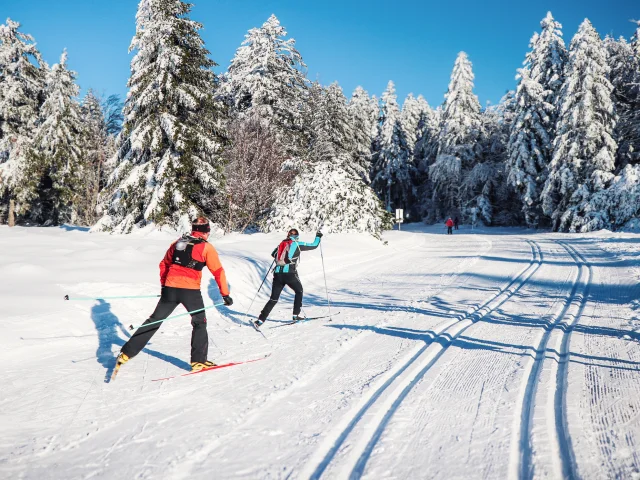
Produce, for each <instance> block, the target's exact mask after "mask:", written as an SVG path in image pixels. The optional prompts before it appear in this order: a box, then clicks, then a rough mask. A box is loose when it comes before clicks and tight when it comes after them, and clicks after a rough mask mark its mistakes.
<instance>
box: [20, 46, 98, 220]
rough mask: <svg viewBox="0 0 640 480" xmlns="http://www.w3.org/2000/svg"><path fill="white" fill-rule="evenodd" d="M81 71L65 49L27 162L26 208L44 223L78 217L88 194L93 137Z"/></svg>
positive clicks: (49, 78) (26, 212) (22, 209)
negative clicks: (87, 150) (84, 113)
mask: <svg viewBox="0 0 640 480" xmlns="http://www.w3.org/2000/svg"><path fill="white" fill-rule="evenodd" d="M75 77H76V73H75V72H73V71H71V70H69V69H68V67H67V52H66V50H65V51H64V52H63V53H62V56H61V57H60V62H59V63H57V64H55V65H54V66H53V67H52V68H51V71H50V72H49V73H48V75H47V86H46V94H45V101H44V104H43V105H42V109H41V118H42V120H41V123H40V125H39V127H38V129H37V130H36V133H35V136H34V139H33V141H32V142H31V145H30V149H29V152H28V153H27V157H26V161H25V165H24V178H23V181H22V186H21V188H20V189H19V195H18V198H19V200H20V213H21V214H23V215H25V216H27V217H28V218H29V219H31V220H33V221H35V222H37V223H41V224H54V225H58V224H60V223H65V222H74V223H75V222H76V220H77V211H78V203H79V200H80V198H81V196H82V195H83V194H84V191H83V190H84V183H85V181H86V178H85V175H86V173H87V172H86V169H85V165H84V161H85V157H84V152H83V148H84V147H85V143H86V138H87V137H86V135H85V132H86V130H85V125H84V124H83V121H82V118H81V115H80V105H79V104H78V103H77V101H76V97H77V96H78V93H79V88H78V86H77V85H76V83H75Z"/></svg>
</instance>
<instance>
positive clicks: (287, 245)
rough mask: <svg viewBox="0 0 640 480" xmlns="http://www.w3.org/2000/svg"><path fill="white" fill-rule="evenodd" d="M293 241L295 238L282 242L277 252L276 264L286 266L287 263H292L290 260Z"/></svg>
mask: <svg viewBox="0 0 640 480" xmlns="http://www.w3.org/2000/svg"><path fill="white" fill-rule="evenodd" d="M292 243H293V240H291V239H290V238H287V239H286V240H283V241H282V242H280V245H278V253H276V265H279V266H284V265H286V264H287V263H291V261H290V260H289V250H290V249H291V244H292Z"/></svg>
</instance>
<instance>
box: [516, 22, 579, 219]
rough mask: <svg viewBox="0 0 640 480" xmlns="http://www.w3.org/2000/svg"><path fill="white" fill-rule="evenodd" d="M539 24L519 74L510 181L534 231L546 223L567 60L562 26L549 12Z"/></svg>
mask: <svg viewBox="0 0 640 480" xmlns="http://www.w3.org/2000/svg"><path fill="white" fill-rule="evenodd" d="M540 26H541V27H542V32H541V33H540V35H538V34H534V36H533V38H532V39H531V42H530V44H529V46H530V47H531V51H530V52H529V53H527V55H526V58H525V61H524V66H523V68H521V69H520V70H519V73H518V77H519V78H520V82H519V84H518V89H517V91H516V98H515V102H516V112H515V115H516V118H515V122H514V123H513V128H512V131H511V135H510V138H509V180H510V182H511V183H512V184H513V186H514V187H515V189H516V190H517V192H518V195H519V197H520V199H521V201H522V205H523V213H524V216H525V221H526V224H527V225H528V226H529V227H532V228H536V227H538V226H539V225H541V223H542V224H543V225H544V223H545V218H544V216H543V213H542V205H541V202H540V193H541V192H542V189H543V188H544V184H545V182H546V179H547V169H548V166H549V163H550V162H551V157H552V154H553V141H554V138H555V127H556V119H557V113H556V104H557V103H558V95H559V91H560V87H561V86H562V83H563V80H564V67H565V64H566V61H567V52H566V47H565V45H564V41H563V39H562V30H561V29H562V25H560V23H558V22H556V21H555V20H554V18H553V16H552V15H551V12H549V13H547V16H546V17H545V18H544V20H542V22H541V23H540Z"/></svg>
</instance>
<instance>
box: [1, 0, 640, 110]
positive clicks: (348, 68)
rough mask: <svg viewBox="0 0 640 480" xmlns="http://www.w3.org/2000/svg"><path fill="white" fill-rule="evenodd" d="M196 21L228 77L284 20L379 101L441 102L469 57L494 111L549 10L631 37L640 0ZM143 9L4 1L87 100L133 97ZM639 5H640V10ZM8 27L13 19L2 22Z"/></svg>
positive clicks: (439, 5) (327, 0)
mask: <svg viewBox="0 0 640 480" xmlns="http://www.w3.org/2000/svg"><path fill="white" fill-rule="evenodd" d="M193 2H194V3H195V6H194V8H193V11H192V18H193V19H194V20H197V21H199V22H200V23H202V24H204V29H203V30H202V32H201V33H202V36H203V38H204V40H205V42H206V44H207V47H208V49H209V50H210V51H211V54H212V55H211V56H212V58H213V60H215V61H216V62H217V63H219V64H220V67H218V68H217V71H218V72H221V71H223V70H224V69H225V68H226V67H227V65H228V63H229V61H230V60H231V58H232V57H233V54H234V52H235V50H236V48H237V47H238V46H239V45H240V43H241V42H242V40H243V38H244V35H245V33H246V32H247V30H249V29H250V28H252V27H256V26H260V25H261V24H262V23H264V21H265V20H266V19H267V18H268V17H269V15H270V14H271V13H275V14H276V15H277V16H278V18H279V19H280V21H281V23H282V24H283V25H284V26H285V28H286V29H287V31H288V32H289V36H291V37H293V38H295V39H296V42H297V47H298V49H299V50H300V52H301V53H302V56H303V58H304V60H305V62H306V63H307V65H308V67H309V77H310V78H311V79H312V80H315V79H318V80H319V81H320V82H321V83H323V84H329V83H331V82H333V81H336V80H337V81H338V82H339V83H340V85H341V86H342V87H343V89H344V90H345V93H346V94H347V95H350V94H351V92H352V91H353V89H354V88H355V87H356V86H357V85H362V86H363V87H364V88H365V89H366V90H368V91H369V93H374V94H376V95H378V96H379V95H380V94H381V93H382V91H383V90H384V88H385V87H386V84H387V82H388V81H389V80H393V81H394V82H395V83H396V87H397V91H398V94H399V96H400V99H401V100H402V98H404V97H405V96H406V95H407V94H408V93H409V92H413V93H414V94H416V95H417V94H420V93H421V94H423V95H424V96H425V98H426V99H427V100H428V101H429V103H430V104H431V105H432V106H436V105H439V104H440V103H442V100H443V95H444V93H445V91H446V89H447V84H448V81H449V75H450V73H451V68H452V67H453V62H454V60H455V57H456V54H457V53H458V52H459V51H460V50H464V51H466V52H467V53H468V54H469V57H470V59H471V61H472V62H473V66H474V73H475V75H476V82H475V83H476V90H475V92H476V94H477V95H478V97H479V98H480V102H481V103H482V104H483V105H485V104H486V103H487V101H490V102H492V103H496V102H498V101H499V99H500V97H501V96H502V95H503V94H504V92H505V91H506V90H508V89H510V88H514V86H515V80H514V76H515V73H516V69H517V68H518V67H519V66H520V65H521V63H522V60H523V58H524V55H525V53H526V52H527V50H528V43H529V39H530V38H531V35H532V34H533V32H534V31H538V30H539V23H540V20H541V19H542V18H543V17H544V16H545V14H546V12H547V11H549V10H550V11H551V12H552V13H553V15H554V17H555V18H556V19H557V20H558V21H560V22H561V23H562V24H563V27H564V28H563V31H564V36H565V41H566V43H567V45H568V44H569V42H570V40H571V37H572V36H573V34H574V33H575V32H576V30H577V28H578V25H579V24H580V22H582V20H583V19H584V18H585V17H586V18H589V19H590V20H591V22H592V23H593V24H594V26H595V27H596V29H597V30H598V32H600V35H602V36H604V35H606V34H611V35H614V36H616V37H618V36H620V35H624V36H625V37H627V38H629V37H630V36H631V35H632V34H633V32H634V30H635V26H634V24H632V23H630V22H629V20H630V19H632V18H640V3H638V2H637V0H606V1H604V0H580V1H578V0H555V1H549V0H536V1H531V2H529V1H527V2H518V1H509V2H507V1H500V0H458V1H447V0H438V1H432V0H422V1H413V0H394V1H389V0H386V1H382V0H322V1H301V0H193ZM137 3H138V2H137V0H100V1H96V0H62V1H58V2H55V1H51V0H0V4H3V5H2V8H1V9H0V10H1V11H2V15H3V17H4V16H9V17H11V18H12V19H14V20H17V21H19V22H21V23H22V25H23V27H22V31H24V32H26V33H30V34H32V35H33V36H34V37H35V39H36V41H37V43H38V46H39V48H40V51H41V52H42V54H43V56H44V58H45V60H46V61H47V62H48V63H49V64H53V63H56V62H57V61H58V58H59V56H60V52H61V51H62V49H63V48H65V47H66V48H67V50H68V52H69V64H70V66H71V68H73V69H74V70H76V71H77V72H78V83H79V84H80V86H81V87H82V89H83V91H85V90H86V89H87V88H89V87H91V88H93V89H95V90H97V91H98V92H103V93H106V94H111V93H117V94H120V95H122V96H123V97H124V96H125V95H126V91H127V88H126V82H127V79H128V76H129V62H130V60H131V55H129V54H128V47H129V43H130V41H131V37H132V35H133V33H134V31H135V12H136V9H137ZM634 4H635V5H634ZM1 21H4V18H2V19H1Z"/></svg>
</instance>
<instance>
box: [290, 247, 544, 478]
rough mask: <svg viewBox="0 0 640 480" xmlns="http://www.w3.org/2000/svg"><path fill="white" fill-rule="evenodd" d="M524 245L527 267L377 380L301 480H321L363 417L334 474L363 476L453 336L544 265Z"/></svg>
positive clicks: (538, 253) (539, 256) (538, 255)
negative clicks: (389, 426) (399, 410)
mask: <svg viewBox="0 0 640 480" xmlns="http://www.w3.org/2000/svg"><path fill="white" fill-rule="evenodd" d="M527 243H528V244H529V246H530V248H531V255H532V258H531V260H530V262H529V265H528V266H527V267H525V268H524V269H522V271H521V272H519V273H518V275H517V276H516V277H515V278H514V279H513V280H512V281H511V282H510V283H509V284H508V285H507V286H506V287H503V288H501V289H500V290H499V292H498V293H496V294H494V295H493V296H491V297H490V298H488V299H487V300H486V301H485V302H484V303H482V304H481V305H480V306H478V307H477V308H475V309H474V310H473V311H472V312H470V313H467V314H465V315H463V316H459V317H456V318H453V319H451V320H449V321H447V322H445V323H444V324H442V325H440V326H439V327H438V328H436V329H434V330H435V331H434V332H433V333H431V334H430V336H431V341H430V342H429V343H426V344H425V345H424V346H422V347H419V348H418V349H416V350H417V351H413V352H411V353H410V355H409V359H408V360H406V361H405V360H402V361H400V362H398V365H397V367H396V368H394V369H393V370H392V371H391V372H389V374H388V375H387V376H386V378H383V379H381V380H380V383H382V384H381V385H380V386H379V387H378V388H376V389H374V390H373V391H372V392H371V393H370V394H369V395H367V396H365V397H363V398H362V399H361V400H360V402H359V403H358V405H356V406H355V407H354V409H353V410H354V411H355V413H353V414H348V415H347V416H346V418H345V420H343V421H342V422H341V425H339V426H338V427H337V428H336V429H334V430H333V433H330V434H329V435H327V437H326V440H325V441H324V442H323V445H322V447H321V448H320V449H319V450H318V452H317V453H316V454H315V455H314V457H313V458H312V459H311V461H310V462H309V465H310V466H308V467H307V468H305V469H304V470H303V471H302V472H301V477H302V478H312V479H318V478H321V477H322V475H323V474H324V472H325V470H326V469H327V467H328V466H329V465H330V463H331V462H332V461H333V459H334V457H335V456H336V455H337V453H338V452H339V450H340V448H341V447H342V446H343V444H344V442H345V441H346V439H347V438H348V437H349V435H350V434H351V432H352V431H353V429H354V428H355V427H356V425H357V424H358V423H359V422H360V421H361V420H362V419H363V418H364V416H365V415H366V416H367V422H366V425H365V426H364V428H363V430H364V432H363V433H362V434H361V438H360V439H359V440H356V441H355V442H352V447H351V449H350V452H349V453H348V455H347V459H346V460H344V461H343V462H342V465H341V467H340V468H339V469H338V470H337V471H336V472H334V474H335V475H336V476H338V477H340V478H360V476H362V474H363V472H364V468H365V466H366V463H367V461H368V459H369V456H370V455H371V452H372V450H373V448H374V447H375V445H376V443H377V441H378V439H379V438H380V436H381V434H382V432H383V431H384V429H385V427H386V425H387V423H388V422H389V419H390V418H391V416H392V415H393V414H394V413H395V411H396V410H397V408H398V406H399V405H400V403H401V402H402V401H403V400H404V398H405V397H406V395H407V394H408V393H409V391H410V390H411V389H412V387H413V386H414V385H415V383H416V382H417V381H419V380H420V379H421V378H422V377H423V376H424V374H425V373H426V372H427V370H428V369H429V368H431V367H432V366H433V364H434V363H435V362H436V361H437V360H438V359H439V358H440V357H441V355H442V354H443V352H444V351H445V350H446V349H447V348H448V347H449V345H451V342H452V341H453V340H454V339H455V338H457V337H458V336H460V335H461V334H462V333H463V332H464V331H465V330H466V329H467V328H469V327H470V326H471V325H473V324H474V323H475V322H477V321H479V320H481V319H482V318H483V317H484V316H486V315H488V314H489V313H490V312H492V311H493V310H495V309H496V308H498V307H499V306H500V305H502V304H503V303H504V302H506V301H507V300H508V299H509V298H511V296H512V295H514V294H515V293H516V292H517V291H518V290H520V288H522V286H523V285H524V284H525V283H526V282H527V280H528V279H529V278H530V277H531V276H532V275H533V274H534V273H535V271H536V270H537V269H538V268H539V267H540V265H541V263H542V252H541V250H540V247H539V246H538V244H537V243H535V242H531V241H528V240H527ZM439 341H440V342H441V343H439ZM390 387H391V388H390ZM387 389H390V391H391V393H390V394H389V395H387V396H386V397H385V398H383V399H382V401H379V399H381V397H382V395H383V394H384V393H385V392H386V390H387Z"/></svg>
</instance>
